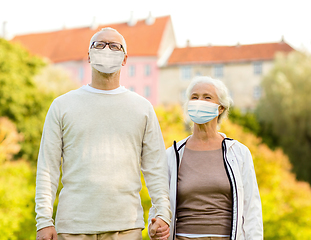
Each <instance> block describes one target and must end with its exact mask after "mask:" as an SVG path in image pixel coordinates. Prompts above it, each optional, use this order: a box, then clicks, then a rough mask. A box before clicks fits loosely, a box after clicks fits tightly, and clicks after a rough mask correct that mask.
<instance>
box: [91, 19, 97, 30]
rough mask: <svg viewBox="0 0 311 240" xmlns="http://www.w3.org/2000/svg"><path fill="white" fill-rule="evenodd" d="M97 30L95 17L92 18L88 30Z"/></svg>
mask: <svg viewBox="0 0 311 240" xmlns="http://www.w3.org/2000/svg"><path fill="white" fill-rule="evenodd" d="M97 28H98V23H97V22H96V17H95V16H94V17H93V21H92V24H91V26H90V29H92V30H96V29H97Z"/></svg>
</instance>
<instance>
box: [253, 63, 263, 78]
mask: <svg viewBox="0 0 311 240" xmlns="http://www.w3.org/2000/svg"><path fill="white" fill-rule="evenodd" d="M253 66H254V74H255V75H261V74H262V62H254V64H253Z"/></svg>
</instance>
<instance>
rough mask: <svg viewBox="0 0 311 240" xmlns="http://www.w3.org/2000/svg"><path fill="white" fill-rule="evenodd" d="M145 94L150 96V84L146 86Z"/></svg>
mask: <svg viewBox="0 0 311 240" xmlns="http://www.w3.org/2000/svg"><path fill="white" fill-rule="evenodd" d="M144 95H145V97H150V95H151V91H150V87H149V86H146V87H145V88H144Z"/></svg>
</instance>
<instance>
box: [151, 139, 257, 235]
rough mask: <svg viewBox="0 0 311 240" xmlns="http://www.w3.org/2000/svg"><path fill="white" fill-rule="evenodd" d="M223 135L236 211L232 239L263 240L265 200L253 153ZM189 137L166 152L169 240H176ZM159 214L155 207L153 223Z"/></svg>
mask: <svg viewBox="0 0 311 240" xmlns="http://www.w3.org/2000/svg"><path fill="white" fill-rule="evenodd" d="M221 134H222V133H221ZM222 135H223V136H224V140H223V142H222V151H223V158H224V159H223V160H224V165H225V168H226V172H227V175H228V178H229V181H230V185H231V190H232V203H233V206H232V209H233V211H232V226H231V234H230V239H231V240H262V239H263V222H262V209H261V201H260V195H259V190H258V185H257V180H256V175H255V171H254V165H253V160H252V156H251V153H250V151H249V149H248V148H247V147H246V146H245V145H243V144H241V143H240V142H238V141H236V140H233V139H230V138H226V136H225V135H224V134H222ZM188 138H189V137H188ZM188 138H186V139H183V140H182V141H180V142H178V143H176V142H174V144H173V146H171V147H170V148H168V149H167V150H166V153H167V158H168V175H169V185H170V202H171V211H172V219H171V224H170V237H169V240H175V228H176V224H175V223H176V196H177V195H176V193H177V191H176V190H177V176H178V175H177V174H178V171H177V169H178V168H179V166H180V163H181V160H182V156H183V152H184V149H185V145H186V141H187V140H188ZM155 212H156V210H155V209H154V207H151V208H150V211H149V223H150V222H151V218H153V217H154V215H155V214H154V213H155Z"/></svg>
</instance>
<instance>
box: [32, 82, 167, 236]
mask: <svg viewBox="0 0 311 240" xmlns="http://www.w3.org/2000/svg"><path fill="white" fill-rule="evenodd" d="M61 159H62V174H63V176H62V183H63V189H62V190H61V193H60V196H59V203H58V209H57V216H56V224H55V225H56V230H57V232H58V233H72V234H96V233H101V232H107V231H122V230H127V229H133V228H144V218H143V209H142V206H141V200H140V195H139V191H140V189H141V186H142V185H141V180H140V170H142V172H143V174H144V178H145V181H146V185H147V187H148V191H149V194H150V197H151V200H152V202H153V204H154V205H155V208H156V209H157V214H156V215H157V216H159V217H160V218H162V219H163V220H164V221H166V222H167V223H170V217H171V216H170V214H171V212H170V209H169V205H170V203H169V199H168V179H167V172H168V171H167V161H166V155H165V147H164V143H163V138H162V134H161V130H160V127H159V123H158V120H157V118H156V115H155V112H154V110H153V107H152V105H151V104H150V103H149V102H148V101H147V100H146V99H144V98H143V97H141V96H139V95H138V94H136V93H133V92H131V91H128V90H126V91H123V92H121V93H118V94H104V93H94V92H89V91H87V88H83V87H82V88H80V89H77V90H74V91H71V92H69V93H67V94H64V95H62V96H60V97H58V98H56V99H55V100H54V102H53V103H52V105H51V107H50V109H49V111H48V114H47V116H46V120H45V124H44V129H43V134H42V140H41V146H40V151H39V157H38V168H37V185H36V213H37V217H36V220H37V230H39V229H42V228H44V227H47V226H53V219H52V213H53V203H54V201H55V196H56V191H57V187H58V182H59V176H60V166H61Z"/></svg>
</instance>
